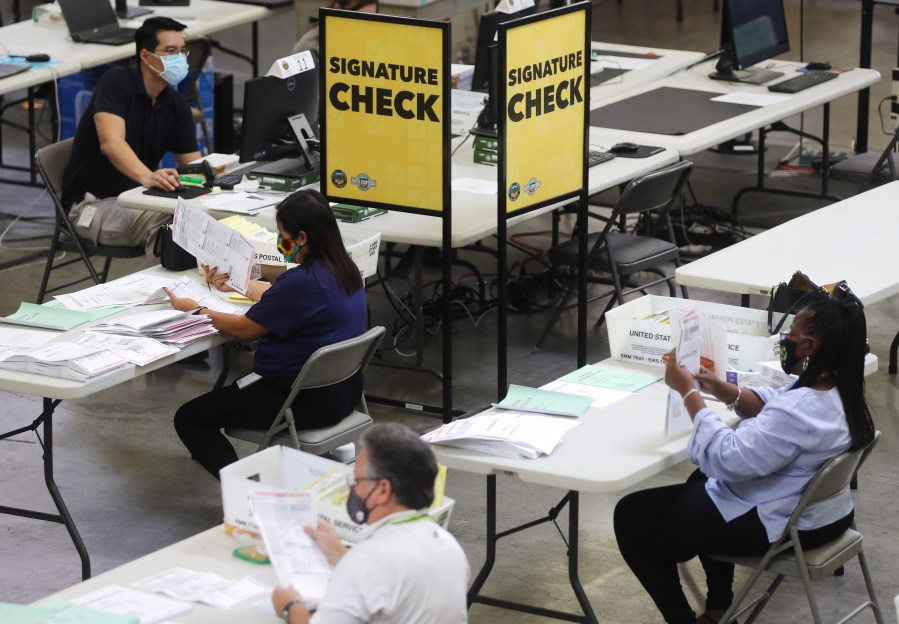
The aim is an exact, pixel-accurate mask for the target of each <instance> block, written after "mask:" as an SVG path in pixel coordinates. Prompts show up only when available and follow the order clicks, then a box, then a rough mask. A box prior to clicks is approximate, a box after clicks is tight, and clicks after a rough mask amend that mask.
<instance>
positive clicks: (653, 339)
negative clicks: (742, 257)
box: [606, 295, 789, 371]
mask: <svg viewBox="0 0 899 624" xmlns="http://www.w3.org/2000/svg"><path fill="white" fill-rule="evenodd" d="M671 308H674V309H680V310H688V309H690V308H696V310H697V311H699V312H700V313H701V314H702V315H703V316H705V317H706V318H709V319H712V320H715V321H718V322H719V323H721V324H722V325H723V326H724V328H725V329H727V330H728V331H727V352H728V359H727V361H728V366H730V368H733V369H734V370H738V371H756V370H758V363H759V362H765V361H770V360H772V359H775V358H776V354H775V351H774V348H775V346H776V344H777V341H778V337H777V336H776V335H775V336H769V335H768V313H767V312H766V311H765V310H754V309H751V308H741V307H738V306H729V305H724V304H721V303H710V302H708V301H695V300H693V299H676V298H673V297H660V296H656V295H644V296H642V297H640V298H638V299H634V300H633V301H628V302H627V303H625V304H624V305H622V306H618V307H617V308H613V309H611V310H609V311H608V312H606V326H607V327H608V330H609V348H610V350H611V354H612V357H613V358H615V359H616V360H624V361H628V362H639V363H641V364H650V365H655V366H664V364H663V362H662V355H664V354H665V353H668V352H669V351H671V349H672V347H673V345H672V344H671V326H670V325H667V324H662V323H654V322H652V321H649V320H644V319H645V318H646V317H647V316H649V315H651V314H656V313H659V312H663V311H665V310H668V309H671ZM786 326H787V327H789V319H787V322H786Z"/></svg>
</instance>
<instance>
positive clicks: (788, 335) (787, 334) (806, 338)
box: [780, 332, 812, 342]
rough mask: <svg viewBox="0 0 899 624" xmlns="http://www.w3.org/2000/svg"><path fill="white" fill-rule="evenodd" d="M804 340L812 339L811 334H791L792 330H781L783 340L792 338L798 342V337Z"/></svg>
mask: <svg viewBox="0 0 899 624" xmlns="http://www.w3.org/2000/svg"><path fill="white" fill-rule="evenodd" d="M797 338H798V339H802V340H812V337H811V336H803V335H802V334H791V333H790V332H780V339H781V340H791V341H792V342H798V341H797V340H796V339H797Z"/></svg>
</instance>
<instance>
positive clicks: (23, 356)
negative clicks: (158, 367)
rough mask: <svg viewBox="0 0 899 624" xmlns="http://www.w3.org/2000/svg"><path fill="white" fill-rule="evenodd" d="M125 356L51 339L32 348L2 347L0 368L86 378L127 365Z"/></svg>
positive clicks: (68, 377) (95, 376) (77, 379)
mask: <svg viewBox="0 0 899 624" xmlns="http://www.w3.org/2000/svg"><path fill="white" fill-rule="evenodd" d="M127 364H128V362H127V361H126V360H125V359H124V358H121V357H119V356H118V355H116V354H115V353H112V352H111V351H107V350H105V349H101V348H94V347H87V346H83V345H78V344H75V343H72V342H51V343H49V344H47V345H44V346H43V347H39V348H37V349H32V350H23V349H16V348H5V349H0V367H2V368H10V369H13V370H22V371H26V372H29V373H36V374H38V375H48V376H50V377H61V378H63V379H74V380H75V381H87V380H89V379H95V378H97V377H99V376H101V375H106V374H108V373H112V372H114V371H117V370H119V369H120V368H122V367H124V366H126V365H127Z"/></svg>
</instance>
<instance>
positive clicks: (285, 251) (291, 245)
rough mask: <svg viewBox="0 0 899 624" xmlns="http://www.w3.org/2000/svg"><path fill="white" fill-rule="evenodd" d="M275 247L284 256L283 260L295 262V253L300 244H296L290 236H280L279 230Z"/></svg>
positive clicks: (298, 249)
mask: <svg viewBox="0 0 899 624" xmlns="http://www.w3.org/2000/svg"><path fill="white" fill-rule="evenodd" d="M276 247H277V248H278V251H280V252H281V254H282V255H283V256H284V261H285V262H296V257H297V253H299V251H300V248H301V247H302V245H298V244H297V243H296V241H294V240H293V239H292V238H281V234H280V232H279V233H278V242H277V245H276Z"/></svg>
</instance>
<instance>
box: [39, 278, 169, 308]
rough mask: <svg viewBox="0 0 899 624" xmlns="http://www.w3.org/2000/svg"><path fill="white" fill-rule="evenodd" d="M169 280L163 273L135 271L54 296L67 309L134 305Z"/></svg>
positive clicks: (165, 284) (166, 283) (140, 302)
mask: <svg viewBox="0 0 899 624" xmlns="http://www.w3.org/2000/svg"><path fill="white" fill-rule="evenodd" d="M171 281H172V278H171V277H166V276H165V275H149V274H146V273H135V274H134V275H128V276H126V277H122V278H120V279H117V280H114V281H112V282H107V283H105V284H97V285H96V286H91V287H90V288H85V289H84V290H79V291H78V292H74V293H69V294H65V295H56V296H55V297H54V298H55V299H56V300H57V301H60V302H62V303H63V304H64V305H65V307H66V308H68V309H69V310H81V311H89V310H101V309H104V308H111V307H115V306H136V305H140V304H142V303H144V301H145V300H146V298H147V297H148V296H150V294H152V293H153V292H155V291H157V290H159V289H160V288H162V287H163V286H167V285H168V284H169V283H170V282H171Z"/></svg>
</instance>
